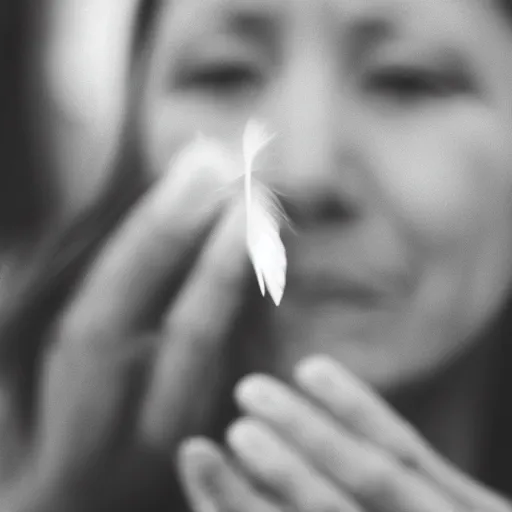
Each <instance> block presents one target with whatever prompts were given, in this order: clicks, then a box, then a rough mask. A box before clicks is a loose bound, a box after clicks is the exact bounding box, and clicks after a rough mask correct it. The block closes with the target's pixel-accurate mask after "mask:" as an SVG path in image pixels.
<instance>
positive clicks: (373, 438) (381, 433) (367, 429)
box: [295, 356, 509, 512]
mask: <svg viewBox="0 0 512 512" xmlns="http://www.w3.org/2000/svg"><path fill="white" fill-rule="evenodd" d="M295 380H296V382H297V384H298V385H299V387H300V388H301V389H302V390H304V392H305V393H307V394H308V395H309V396H310V397H311V398H313V399H315V400H316V401H317V402H318V403H319V404H321V405H322V406H324V407H325V408H326V409H327V410H328V411H329V412H330V413H331V414H332V415H333V416H334V417H335V418H337V419H338V420H339V421H340V422H341V423H342V424H343V425H346V426H347V427H349V428H350V429H351V430H353V431H354V432H355V433H356V434H357V435H358V436H360V437H362V438H363V439H367V440H368V441H370V442H372V443H375V444H376V445H378V446H380V447H382V449H383V450H384V451H386V452H388V453H390V454H391V455H392V456H393V457H395V458H396V459H397V460H399V461H400V463H401V464H402V465H403V466H405V467H406V468H409V469H410V470H411V471H414V472H416V473H417V474H420V475H422V476H423V477H425V478H427V479H428V481H430V482H432V483H433V484H434V485H435V486H436V487H438V488H439V489H440V490H442V491H443V492H444V493H446V494H447V495H449V496H451V497H452V498H453V499H454V500H455V501H457V502H459V503H461V504H462V505H464V506H468V507H476V508H477V509H481V510H496V511H503V512H506V511H507V510H508V509H509V506H508V505H507V504H506V503H505V501H504V500H501V499H500V498H498V497H496V495H495V494H494V493H491V492H490V491H487V490H486V489H485V488H484V487H483V486H482V485H480V484H478V485H476V484H475V482H474V481H472V480H471V479H470V478H468V477H467V476H465V475H463V474H462V473H461V472H460V471H458V470H457V469H456V468H454V467H453V466H452V465H451V464H450V463H448V462H447V461H445V460H443V459H442V458H441V457H440V456H438V455H436V454H435V452H434V451H433V450H432V448H430V447H429V446H428V445H427V443H426V442H425V441H424V440H423V439H422V438H421V437H420V436H419V434H418V433H417V432H416V431H415V430H414V429H413V428H412V426H411V425H409V424H408V423H407V422H405V421H404V420H403V419H401V418H399V417H398V415H397V414H396V413H394V412H393V411H392V410H391V408H390V407H389V406H388V405H387V404H386V403H385V402H384V401H383V400H382V399H381V398H380V397H378V396H377V395H376V394H375V393H374V392H373V391H372V390H371V389H370V388H369V387H368V386H366V385H365V384H364V383H362V382H360V381H359V380H357V379H356V378H355V377H353V376H352V375H351V374H350V373H349V372H347V371H346V370H344V369H343V367H342V366H341V365H340V364H338V363H337V362H336V361H334V360H333V359H331V358H328V357H326V356H314V357H311V358H308V359H306V360H305V361H304V362H302V363H301V364H299V366H298V367H297V370H296V372H295Z"/></svg>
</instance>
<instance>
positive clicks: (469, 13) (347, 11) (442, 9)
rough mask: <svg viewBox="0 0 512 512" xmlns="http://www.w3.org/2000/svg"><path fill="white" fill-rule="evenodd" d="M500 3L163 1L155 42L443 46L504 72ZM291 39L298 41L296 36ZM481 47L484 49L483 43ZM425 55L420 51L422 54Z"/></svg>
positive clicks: (347, 48)
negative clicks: (217, 39)
mask: <svg viewBox="0 0 512 512" xmlns="http://www.w3.org/2000/svg"><path fill="white" fill-rule="evenodd" d="M501 1H502V0H175V1H174V2H163V4H162V6H163V12H161V15H160V16H159V23H160V25H159V26H160V28H159V30H157V33H158V38H159V39H160V42H161V43H163V42H164V41H167V44H163V46H164V47H165V46H167V48H171V47H172V48H174V49H175V50H176V49H178V48H180V47H182V45H183V44H185V45H188V44H193V45H197V44H202V43H204V42H206V43H208V41H209V37H210V36H211V35H215V36H218V35H219V34H230V33H236V35H237V36H239V35H242V36H243V37H247V35H249V36H250V37H252V38H261V39H265V42H266V44H267V45H268V42H269V41H271V42H282V40H287V41H288V42H291V44H292V45H294V46H295V45H297V44H299V45H301V44H302V43H303V42H304V41H307V40H318V39H323V40H324V41H329V42H334V44H335V45H336V46H333V45H331V46H330V48H336V51H337V52H338V53H343V52H349V53H352V50H353V49H355V48H357V50H355V51H357V53H359V52H360V51H361V49H362V48H363V47H370V45H372V43H376V44H378V43H380V42H382V40H384V41H385V42H391V43H393V42H397V43H398V44H399V45H400V46H402V47H403V46H404V44H405V45H412V46H414V47H417V48H425V47H438V48H443V47H446V48H448V49H452V50H454V51H464V52H466V54H467V57H468V58H471V56H472V57H474V60H475V64H476V65H477V66H479V67H481V68H484V67H487V66H486V63H489V61H493V66H494V67H496V68H502V67H505V68H509V65H510V62H509V61H510V58H509V57H508V55H510V48H511V47H512V46H511V44H512V28H511V27H512V26H511V25H510V20H509V19H508V18H506V17H505V16H504V15H503V13H502V10H501V9H499V8H498V4H499V2H501ZM294 36H295V37H294ZM482 41H484V42H485V44H482ZM420 51H422V50H420Z"/></svg>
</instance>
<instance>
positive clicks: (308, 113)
mask: <svg viewBox="0 0 512 512" xmlns="http://www.w3.org/2000/svg"><path fill="white" fill-rule="evenodd" d="M299 46H300V47H301V52H300V53H298V54H297V55H295V56H294V58H293V59H291V61H292V64H290V66H289V68H288V69H287V72H286V74H285V76H284V77H283V79H282V82H281V84H280V86H281V89H280V93H279V94H278V98H277V102H276V110H277V112H278V116H277V117H278V119H279V121H278V122H277V123H276V124H277V126H278V130H279V139H280V140H281V152H282V153H281V169H280V172H278V173H276V180H277V181H278V183H277V184H276V188H277V189H278V190H280V191H282V193H283V194H282V195H283V202H284V204H285V208H286V210H287V213H288V214H289V216H290V217H295V218H294V220H295V221H298V218H297V217H300V221H301V222H302V223H304V222H312V221H319V220H322V221H325V220H327V219H328V220H333V221H339V220H340V219H341V218H343V219H348V218H349V217H351V215H352V214H353V209H354V204H353V200H352V199H351V198H350V194H349V188H350V187H349V183H348V179H349V175H348V169H347V167H348V150H347V148H348V147H349V139H350V126H349V124H350V122H349V116H348V113H347V115H346V117H345V118H343V117H340V114H341V111H342V110H343V108H342V107H341V103H342V102H343V99H342V96H343V93H342V91H341V87H339V79H338V78H337V77H336V71H335V69H334V66H333V65H332V62H331V61H330V57H329V55H328V53H327V52H326V51H325V49H324V48H323V47H322V46H321V45H320V44H318V43H317V44H312V45H310V46H309V47H308V48H307V49H306V48H304V46H303V45H299ZM352 178H353V176H352Z"/></svg>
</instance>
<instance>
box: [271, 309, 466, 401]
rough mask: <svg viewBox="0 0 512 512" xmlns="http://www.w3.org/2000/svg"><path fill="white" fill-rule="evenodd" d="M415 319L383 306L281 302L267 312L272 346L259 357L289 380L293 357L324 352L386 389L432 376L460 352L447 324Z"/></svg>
mask: <svg viewBox="0 0 512 512" xmlns="http://www.w3.org/2000/svg"><path fill="white" fill-rule="evenodd" d="M417 320H418V318H417V317H415V316H414V315H412V317H409V316H408V315H405V317H404V316H401V315H400V314H399V312H396V311H395V312H391V311H389V310H388V311H384V310H357V309H354V308H345V309H344V308H343V307H341V306H340V305H339V304H337V305H336V304H331V305H322V306H316V307H308V308H300V307H299V306H297V305H293V304H292V303H291V301H288V302H287V301H283V303H282V305H281V306H280V307H279V308H276V309H275V310H274V311H273V313H272V325H271V330H272V333H273V335H272V336H271V339H272V346H270V347H267V352H266V354H265V355H263V357H264V358H265V364H266V365H269V366H270V365H271V368H272V373H274V374H275V375H276V376H278V377H280V378H283V379H284V380H286V381H289V380H290V379H291V376H292V372H293V368H294V367H295V365H296V364H297V363H298V362H299V361H301V360H302V359H304V358H305V357H308V356H310V355H313V354H326V355H329V356H331V357H333V358H334V359H336V360H337V361H339V362H340V363H341V364H343V365H344V366H345V367H346V368H347V369H348V370H350V371H351V372H352V373H354V374H355V375H356V376H357V377H359V378H360V379H362V380H363V381H365V382H367V383H368V384H370V385H371V386H373V387H374V388H375V389H376V390H378V391H380V392H382V393H387V392H390V391H395V390H396V389H399V388H403V387H404V386H414V385H417V384H419V383H424V382H426V381H429V380H432V379H434V378H435V377H436V376H437V375H438V374H439V372H441V371H442V370H444V369H445V368H446V366H447V365H449V364H451V362H452V361H453V360H454V359H457V358H458V357H460V355H461V354H463V353H464V350H460V349H461V346H460V344H459V345H458V346H457V345H454V343H453V338H450V335H453V330H452V328H451V327H452V326H450V325H446V324H443V322H439V323H438V324H436V325H435V326H433V327H430V328H426V327H425V325H424V322H422V321H417ZM420 320H422V318H420ZM447 339H448V340H450V341H451V343H447ZM269 354H271V356H269ZM270 359H272V360H270Z"/></svg>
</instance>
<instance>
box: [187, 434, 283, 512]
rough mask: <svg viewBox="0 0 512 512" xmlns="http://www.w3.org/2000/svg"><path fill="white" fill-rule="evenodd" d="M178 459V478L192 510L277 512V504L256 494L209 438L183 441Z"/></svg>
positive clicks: (208, 511)
mask: <svg viewBox="0 0 512 512" xmlns="http://www.w3.org/2000/svg"><path fill="white" fill-rule="evenodd" d="M178 460H179V463H178V468H179V474H180V479H181V482H182V485H183V487H184V490H185V493H186V495H187V497H188V500H189V501H190V504H191V505H192V509H193V510H194V512H214V511H217V512H278V510H279V509H278V507H277V505H276V504H274V503H272V502H271V501H270V500H269V499H267V498H264V497H263V496H261V495H260V494H258V493H257V492H256V491H255V489H253V488H252V486H251V485H250V484H249V483H248V482H247V480H246V479H245V478H244V477H243V476H242V475H241V473H240V472H236V471H235V469H234V467H233V465H232V464H231V463H230V462H229V461H228V460H227V459H226V457H225V456H224V454H223V453H222V452H221V451H220V450H219V449H218V448H217V447H216V446H215V445H214V444H212V443H210V442H209V441H206V440H201V439H194V440H191V441H188V442H186V443H184V444H183V445H182V446H181V447H180V450H179V455H178Z"/></svg>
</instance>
